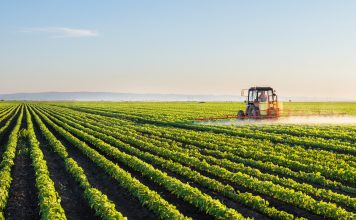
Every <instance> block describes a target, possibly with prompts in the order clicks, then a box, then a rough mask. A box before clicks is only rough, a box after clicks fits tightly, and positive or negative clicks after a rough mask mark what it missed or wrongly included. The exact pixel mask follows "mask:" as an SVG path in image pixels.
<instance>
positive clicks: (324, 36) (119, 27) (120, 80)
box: [0, 0, 356, 98]
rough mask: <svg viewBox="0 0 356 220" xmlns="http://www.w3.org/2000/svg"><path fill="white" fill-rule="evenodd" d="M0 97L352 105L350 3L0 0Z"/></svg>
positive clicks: (354, 49)
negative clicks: (258, 95)
mask: <svg viewBox="0 0 356 220" xmlns="http://www.w3.org/2000/svg"><path fill="white" fill-rule="evenodd" d="M0 28H1V29H0V76H1V81H0V93H12V92H35V91H110V92H137V93H177V94H233V95H234V94H237V95H238V94H240V89H242V88H247V87H249V86H251V85H270V86H273V87H275V89H276V90H277V91H278V92H279V94H280V95H282V96H311V97H345V98H356V87H355V85H356V1H353V0H350V1H346V0H345V1H344V0H341V1H337V0H334V1H328V0H304V1H302V0H295V1H285V0H280V1H274V0H271V1H265V0H260V1H252V0H251V1H247V0H244V1H238V0H232V1H224V0H222V1H217V0H214V1H208V0H176V1H174V0H162V1H154V0H147V1H132V0H131V1H129V0H127V1H118V0H115V1H99V0H97V1H88V0H86V1H79V0H75V1H64V0H63V1H35V0H34V1H1V3H0Z"/></svg>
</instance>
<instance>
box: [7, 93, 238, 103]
mask: <svg viewBox="0 0 356 220" xmlns="http://www.w3.org/2000/svg"><path fill="white" fill-rule="evenodd" d="M0 99H1V100H19V101H24V100H32V101H242V100H244V98H242V97H240V96H224V95H176V94H136V93H109V92H41V93H14V94H0Z"/></svg>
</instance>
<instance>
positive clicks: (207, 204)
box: [47, 118, 244, 219]
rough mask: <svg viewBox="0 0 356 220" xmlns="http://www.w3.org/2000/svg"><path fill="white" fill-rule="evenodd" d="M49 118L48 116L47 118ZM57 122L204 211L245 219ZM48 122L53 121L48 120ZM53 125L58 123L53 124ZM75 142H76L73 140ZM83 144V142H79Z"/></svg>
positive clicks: (132, 158)
mask: <svg viewBox="0 0 356 220" xmlns="http://www.w3.org/2000/svg"><path fill="white" fill-rule="evenodd" d="M47 119H48V118H47ZM52 120H54V121H55V122H56V123H58V124H59V125H61V126H63V127H64V128H66V129H67V130H68V131H70V132H71V133H73V134H75V135H76V136H78V137H80V138H82V139H83V140H85V141H86V142H88V143H92V144H93V145H94V146H95V147H96V148H98V149H100V151H102V152H105V154H107V155H110V156H111V157H113V158H115V159H117V160H118V161H120V162H121V163H123V164H125V165H126V166H128V167H130V168H131V169H133V170H135V171H137V172H140V173H141V174H142V175H143V176H147V177H149V178H150V179H152V180H153V181H154V182H156V183H157V184H159V185H161V186H163V187H164V188H165V189H166V190H168V191H170V192H171V193H172V194H174V195H176V196H177V197H179V198H182V199H183V200H185V201H187V202H189V203H190V204H192V205H194V206H196V207H197V208H198V209H200V210H201V211H204V212H206V213H208V214H210V215H212V216H214V217H216V218H222V219H244V218H243V216H242V215H241V214H240V213H238V212H237V211H236V210H234V209H231V208H227V207H226V206H225V205H223V204H222V203H220V202H219V200H216V199H213V198H211V197H210V196H208V195H206V194H204V193H202V192H201V191H199V190H198V189H196V188H193V187H191V186H190V185H188V184H185V183H182V182H181V181H179V180H177V179H176V178H174V177H171V176H168V175H167V174H166V173H163V172H162V171H160V170H157V169H155V168H154V167H153V166H152V165H150V164H148V163H145V162H143V161H142V160H140V159H138V158H137V157H134V156H131V155H128V154H126V153H123V152H121V151H119V150H118V149H117V148H115V147H112V146H110V145H109V144H106V143H105V142H103V141H101V140H100V139H97V138H95V137H93V136H91V135H88V134H87V133H85V132H83V131H81V130H78V129H75V128H72V127H69V126H67V125H66V124H65V123H61V122H60V121H58V120H55V119H53V118H52ZM48 123H52V124H53V122H50V121H49V120H48ZM53 127H57V128H58V126H57V125H54V124H53ZM68 141H73V138H70V139H69V138H68ZM72 143H73V144H75V142H74V141H73V142H72ZM79 143H81V144H82V145H83V144H84V143H83V142H79Z"/></svg>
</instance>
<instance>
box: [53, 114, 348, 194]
mask: <svg viewBox="0 0 356 220" xmlns="http://www.w3.org/2000/svg"><path fill="white" fill-rule="evenodd" d="M58 111H59V110H56V112H58ZM91 117H93V116H91ZM95 120H98V116H97V117H95ZM100 121H101V122H102V123H106V124H108V125H113V124H115V123H114V121H117V120H116V119H112V120H105V119H104V120H100ZM108 121H109V122H108ZM120 125H121V126H120ZM117 126H120V127H121V128H122V129H124V128H127V127H131V128H133V129H135V130H137V131H140V132H142V133H148V134H149V135H150V136H152V135H154V136H159V137H161V138H162V137H166V138H170V139H173V140H175V141H180V142H183V143H187V144H193V145H196V146H198V147H199V150H200V151H202V152H203V153H207V154H209V155H212V156H218V157H224V158H228V159H230V160H232V161H235V162H239V163H243V164H247V165H250V166H253V167H256V168H259V169H262V170H267V171H268V170H270V171H271V172H274V173H279V174H282V175H288V176H291V177H293V178H298V179H302V180H303V181H307V182H311V183H317V184H321V185H323V186H327V187H331V188H335V189H341V190H344V191H346V192H351V193H355V190H354V189H353V188H350V187H347V186H343V185H342V184H340V183H338V182H335V181H330V180H328V179H325V178H324V177H323V176H321V175H320V173H318V170H317V171H316V172H315V173H305V172H303V171H302V170H303V169H302V170H300V169H297V170H296V169H295V165H296V163H295V161H292V162H293V163H291V164H289V162H290V161H286V160H285V159H284V158H282V159H281V160H278V159H279V158H280V157H275V156H273V155H269V158H272V159H273V160H272V162H271V160H269V161H266V155H265V154H263V153H262V154H261V152H258V151H257V152H256V151H253V149H255V147H256V145H255V144H254V145H253V148H251V145H250V146H249V145H246V144H244V143H242V144H240V145H239V148H236V147H233V146H231V147H228V146H221V141H220V140H221V139H218V140H216V143H215V136H214V137H213V136H207V137H204V136H203V134H202V133H192V132H191V131H187V130H180V129H172V128H169V129H168V128H163V127H160V128H155V127H154V126H130V125H128V124H121V121H120V123H119V124H118V125H117ZM123 126H124V127H123ZM190 133H192V134H191V135H190ZM207 140H209V141H207ZM219 143H220V144H219ZM222 143H224V142H222ZM244 149H246V150H244ZM222 152H224V153H222ZM230 152H231V153H230ZM251 152H252V153H251ZM241 156H242V157H241ZM249 157H252V158H251V159H249ZM263 161H265V162H263ZM283 161H285V162H283ZM273 162H275V163H277V164H278V165H277V164H274V163H273ZM280 165H282V166H280ZM287 167H289V168H287ZM290 168H292V169H294V170H295V171H297V172H295V171H292V170H290ZM302 168H305V166H304V167H302ZM322 168H323V167H322ZM324 169H325V168H324ZM304 170H305V169H304ZM306 171H310V170H309V169H307V170H306ZM327 171H329V170H326V172H324V173H328V172H327ZM335 172H336V171H335Z"/></svg>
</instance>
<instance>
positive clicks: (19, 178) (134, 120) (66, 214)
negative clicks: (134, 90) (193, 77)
mask: <svg viewBox="0 0 356 220" xmlns="http://www.w3.org/2000/svg"><path fill="white" fill-rule="evenodd" d="M243 108H244V104H243V103H233V102H231V103H198V102H165V103H161V102H120V103H110V102H95V103H94V102H48V103H45V102H27V103H19V102H2V103H0V144H1V150H0V153H1V159H0V160H1V164H0V219H2V218H6V219H19V218H20V216H21V212H20V211H21V210H22V211H24V210H25V211H26V210H27V211H29V210H31V214H28V215H27V216H32V217H33V219H39V218H42V219H66V218H67V219H98V218H101V219H125V218H127V219H189V218H192V219H245V218H255V219H296V218H300V219H302V218H304V219H355V218H356V217H355V213H356V126H354V125H342V126H341V125H327V126H311V125H266V126H254V125H248V126H213V125H203V124H197V123H194V119H195V118H199V117H213V116H224V115H235V114H236V112H237V110H239V109H243ZM300 112H303V114H309V115H315V114H347V115H356V103H293V102H292V103H285V104H284V114H285V115H287V114H288V115H290V114H291V115H293V114H300Z"/></svg>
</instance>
